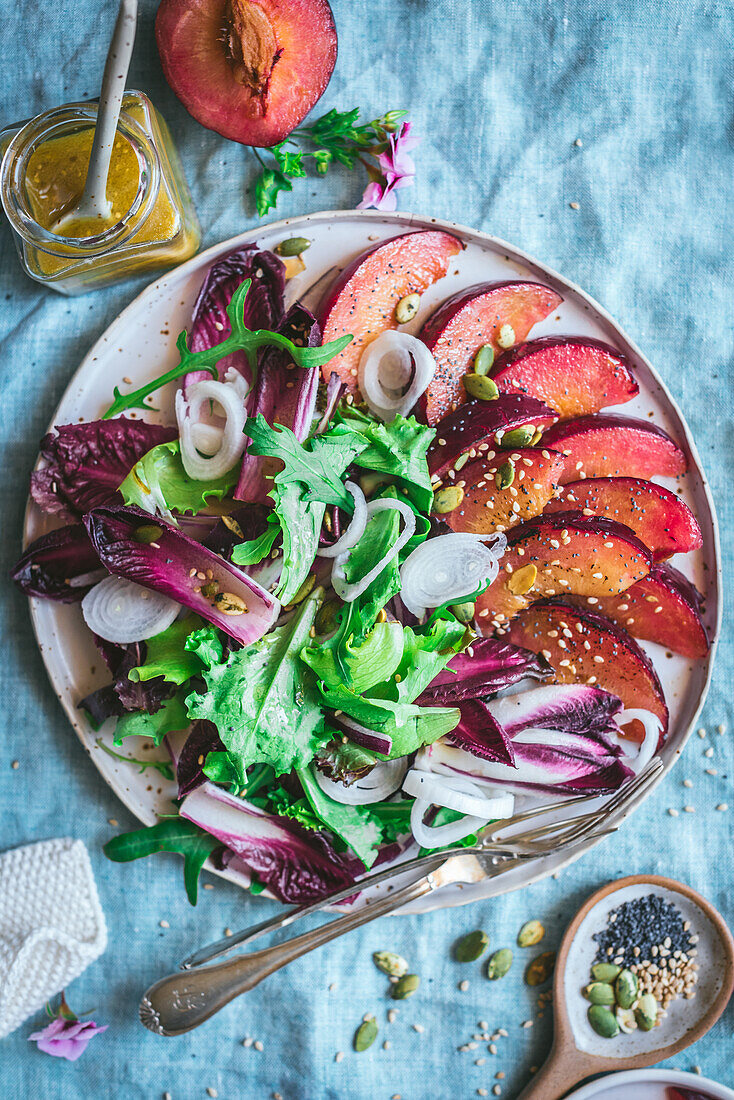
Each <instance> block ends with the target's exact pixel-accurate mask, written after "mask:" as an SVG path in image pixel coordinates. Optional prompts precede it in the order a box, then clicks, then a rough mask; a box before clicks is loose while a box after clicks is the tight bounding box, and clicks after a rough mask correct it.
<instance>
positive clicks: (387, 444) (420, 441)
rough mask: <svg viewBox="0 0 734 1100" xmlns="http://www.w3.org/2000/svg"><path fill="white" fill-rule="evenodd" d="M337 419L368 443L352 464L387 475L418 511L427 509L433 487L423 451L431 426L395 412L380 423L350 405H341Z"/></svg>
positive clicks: (431, 432)
mask: <svg viewBox="0 0 734 1100" xmlns="http://www.w3.org/2000/svg"><path fill="white" fill-rule="evenodd" d="M340 421H341V422H342V423H343V424H344V425H345V426H346V427H348V428H351V429H353V430H356V431H359V432H361V433H362V435H363V436H364V438H365V439H366V440H367V443H368V446H367V447H365V449H364V450H363V451H360V453H359V454H358V455H357V456H356V457H355V459H354V461H355V463H356V465H357V466H361V467H363V468H364V469H367V470H375V471H377V472H378V473H383V474H389V475H391V476H392V477H394V478H395V479H396V481H397V483H398V485H400V486H401V488H403V489H404V490H405V491H406V493H407V495H408V496H409V497H410V499H411V500H412V501H413V503H414V504H415V505H416V507H417V508H418V509H419V511H421V512H425V513H429V512H430V511H431V506H432V504H433V488H432V487H431V475H430V473H429V472H428V463H427V461H426V454H427V452H428V448H429V446H430V444H431V442H432V440H433V438H434V436H435V434H436V430H435V428H429V427H427V426H426V425H425V424H419V423H418V421H417V420H416V419H415V417H414V416H409V417H405V416H399V415H398V416H396V417H395V419H394V420H392V421H391V422H390V423H389V424H383V423H382V422H381V421H379V420H376V419H373V418H372V417H369V416H367V415H365V414H364V413H362V412H361V411H360V410H358V409H354V408H347V409H344V410H343V411H342V412H341V413H340Z"/></svg>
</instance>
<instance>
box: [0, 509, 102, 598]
mask: <svg viewBox="0 0 734 1100" xmlns="http://www.w3.org/2000/svg"><path fill="white" fill-rule="evenodd" d="M10 575H11V577H12V579H13V580H14V581H15V583H16V584H17V585H18V588H20V590H21V592H25V594H26V596H39V597H40V598H41V599H45V600H57V601H58V602H59V603H75V602H76V601H77V600H81V598H82V597H83V596H84V595H85V594H86V593H87V592H88V591H89V589H90V588H92V587H93V585H95V584H96V583H97V581H99V580H102V578H103V577H105V576H106V575H107V570H106V569H102V568H101V566H100V562H99V558H98V556H97V551H96V550H95V549H94V547H93V546H92V543H91V541H90V538H89V535H88V534H87V532H86V529H85V528H84V527H83V526H82V524H81V523H75V524H70V525H69V526H68V527H59V528H57V530H55V531H50V532H49V533H48V534H47V535H41V537H40V538H37V539H35V540H34V541H33V542H32V543H30V545H29V546H27V547H26V549H25V550H24V551H23V554H22V555H21V557H20V559H19V560H18V562H17V564H16V565H15V567H14V569H13V571H12V573H11V574H10Z"/></svg>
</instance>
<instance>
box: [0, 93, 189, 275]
mask: <svg viewBox="0 0 734 1100" xmlns="http://www.w3.org/2000/svg"><path fill="white" fill-rule="evenodd" d="M96 118H97V105H96V103H69V104H66V105H65V106H63V107H57V108H56V109H55V110H52V111H47V112H45V113H44V114H41V115H38V116H37V117H36V118H33V119H31V120H30V121H29V122H26V123H25V124H18V125H15V126H11V127H9V128H8V129H6V130H4V131H2V132H1V133H0V152H2V153H3V158H2V164H1V165H0V199H1V200H2V205H3V208H4V210H5V213H6V215H7V217H8V220H9V221H10V225H11V227H12V230H13V236H14V239H15V243H16V247H17V249H18V255H19V257H20V262H21V264H22V266H23V268H24V269H25V271H26V272H27V273H28V275H30V277H31V278H32V279H36V280H37V281H38V282H39V283H44V284H47V285H48V286H51V287H53V288H54V290H58V291H60V292H61V293H62V294H83V293H84V292H85V291H87V290H96V289H97V288H98V287H102V286H108V285H109V284H110V283H116V282H120V281H122V280H123V279H127V278H131V277H133V276H135V275H138V274H140V273H141V272H144V271H153V270H155V269H157V268H163V267H172V266H173V265H174V264H178V263H181V262H182V261H183V260H186V259H188V258H189V256H193V254H194V253H195V252H196V250H197V249H198V247H199V242H200V239H201V231H200V229H199V222H198V220H197V217H196V212H195V211H194V207H193V203H192V201H191V196H190V194H189V190H188V187H187V186H186V181H185V179H184V176H183V170H182V168H181V162H180V160H179V157H178V153H177V152H176V149H175V147H174V145H173V142H172V139H171V135H170V133H169V130H168V127H167V126H166V123H165V122H164V120H163V119H162V118H161V116H160V115H159V114H158V112H157V111H156V109H155V108H154V106H153V104H152V103H151V102H150V100H149V99H148V97H147V96H146V95H144V94H143V93H142V92H134V91H131V92H126V93H125V96H124V99H123V101H122V111H121V113H120V121H119V124H118V127H117V134H116V136H115V141H114V145H113V149H112V159H111V161H110V171H109V176H108V179H107V198H108V200H109V201H110V203H111V204H112V215H111V217H110V219H109V220H105V221H100V220H99V219H96V218H95V219H84V220H81V219H80V220H78V221H76V222H72V223H71V225H67V226H65V227H64V236H60V235H58V234H57V233H54V232H53V229H52V227H53V226H54V224H55V223H56V221H57V219H58V218H59V216H60V215H61V214H62V213H63V212H64V211H66V210H68V209H69V208H70V207H72V206H73V205H74V203H75V202H76V201H77V200H78V199H79V197H80V196H81V193H82V191H83V189H84V182H85V179H86V175H87V165H88V163H89V156H90V153H91V149H92V139H93V137H94V127H95V124H96Z"/></svg>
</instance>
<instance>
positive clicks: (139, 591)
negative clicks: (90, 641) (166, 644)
mask: <svg viewBox="0 0 734 1100" xmlns="http://www.w3.org/2000/svg"><path fill="white" fill-rule="evenodd" d="M180 610H181V604H180V603H176V601H175V600H170V599H169V598H168V596H163V595H161V593H160V592H153V591H152V590H151V589H150V588H143V586H142V585H140V584H135V582H134V581H126V580H124V579H123V578H122V577H106V578H105V579H104V580H103V581H100V583H99V584H97V585H95V586H94V588H92V589H91V590H90V591H89V592H87V594H86V596H85V597H84V599H83V600H82V615H83V616H84V621H85V622H86V624H87V626H88V627H89V629H90V630H91V631H93V632H94V633H95V634H98V635H99V637H100V638H104V640H105V641H106V642H117V643H118V644H119V645H126V644H127V643H128V642H142V641H145V639H146V638H152V637H153V635H154V634H160V632H161V631H162V630H166V629H167V628H168V627H169V626H170V625H171V623H172V622H173V621H174V619H175V618H176V616H177V615H178V613H179V611H180Z"/></svg>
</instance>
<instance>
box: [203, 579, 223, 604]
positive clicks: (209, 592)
mask: <svg viewBox="0 0 734 1100" xmlns="http://www.w3.org/2000/svg"><path fill="white" fill-rule="evenodd" d="M218 592H219V581H207V582H206V584H202V586H201V594H202V596H203V597H204V599H206V600H213V599H214V597H215V596H216V595H217V594H218Z"/></svg>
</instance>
